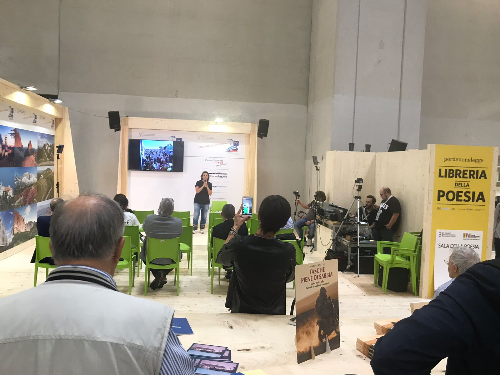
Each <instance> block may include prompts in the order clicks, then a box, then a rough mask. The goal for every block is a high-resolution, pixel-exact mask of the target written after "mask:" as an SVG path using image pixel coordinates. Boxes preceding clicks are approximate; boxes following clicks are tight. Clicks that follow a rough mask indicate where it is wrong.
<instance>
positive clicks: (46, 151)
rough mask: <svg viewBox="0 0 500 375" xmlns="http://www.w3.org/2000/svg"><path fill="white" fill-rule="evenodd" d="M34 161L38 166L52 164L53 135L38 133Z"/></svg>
mask: <svg viewBox="0 0 500 375" xmlns="http://www.w3.org/2000/svg"><path fill="white" fill-rule="evenodd" d="M37 146H38V149H37V152H36V163H37V164H38V166H45V165H54V136H53V135H51V134H44V133H38V145H37Z"/></svg>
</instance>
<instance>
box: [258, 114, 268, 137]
mask: <svg viewBox="0 0 500 375" xmlns="http://www.w3.org/2000/svg"><path fill="white" fill-rule="evenodd" d="M268 131H269V120H264V119H260V120H259V128H258V129H257V137H259V138H265V137H267V132H268Z"/></svg>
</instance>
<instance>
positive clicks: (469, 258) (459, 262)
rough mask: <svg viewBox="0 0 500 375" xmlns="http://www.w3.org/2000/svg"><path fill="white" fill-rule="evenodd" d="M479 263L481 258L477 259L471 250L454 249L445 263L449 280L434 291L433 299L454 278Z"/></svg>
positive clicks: (461, 247) (466, 248)
mask: <svg viewBox="0 0 500 375" xmlns="http://www.w3.org/2000/svg"><path fill="white" fill-rule="evenodd" d="M480 261H481V258H479V255H477V253H476V252H475V251H474V250H472V249H470V248H468V247H465V246H458V247H456V248H454V249H453V252H452V253H451V255H450V258H449V259H448V260H447V261H446V263H447V264H448V276H450V278H451V280H448V281H447V282H445V283H444V284H443V285H440V286H439V287H438V288H437V289H436V291H435V292H434V297H433V299H434V298H436V297H437V296H439V293H441V292H442V291H443V290H445V289H446V288H448V287H449V286H450V284H451V283H452V282H453V280H455V278H457V277H458V276H459V275H461V274H463V273H464V272H465V271H467V269H468V268H469V267H472V266H473V265H474V264H476V263H479V262H480Z"/></svg>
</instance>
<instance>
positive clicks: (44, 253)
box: [33, 235, 57, 286]
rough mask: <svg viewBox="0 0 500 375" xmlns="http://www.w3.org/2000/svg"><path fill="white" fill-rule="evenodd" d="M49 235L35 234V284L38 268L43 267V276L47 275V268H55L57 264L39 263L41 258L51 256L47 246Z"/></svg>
mask: <svg viewBox="0 0 500 375" xmlns="http://www.w3.org/2000/svg"><path fill="white" fill-rule="evenodd" d="M49 242H50V237H42V236H38V235H37V236H35V246H36V250H35V282H34V284H33V286H36V282H37V278H38V269H39V268H45V277H47V276H49V268H56V267H57V266H55V265H51V264H48V263H40V261H41V260H42V259H43V258H47V257H52V253H51V251H50V247H49Z"/></svg>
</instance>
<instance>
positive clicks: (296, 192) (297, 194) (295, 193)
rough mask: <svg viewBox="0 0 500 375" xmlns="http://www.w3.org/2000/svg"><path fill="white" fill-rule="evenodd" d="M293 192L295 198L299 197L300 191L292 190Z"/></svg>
mask: <svg viewBox="0 0 500 375" xmlns="http://www.w3.org/2000/svg"><path fill="white" fill-rule="evenodd" d="M293 194H294V195H295V199H299V198H300V193H299V191H298V190H297V191H294V192H293Z"/></svg>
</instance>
